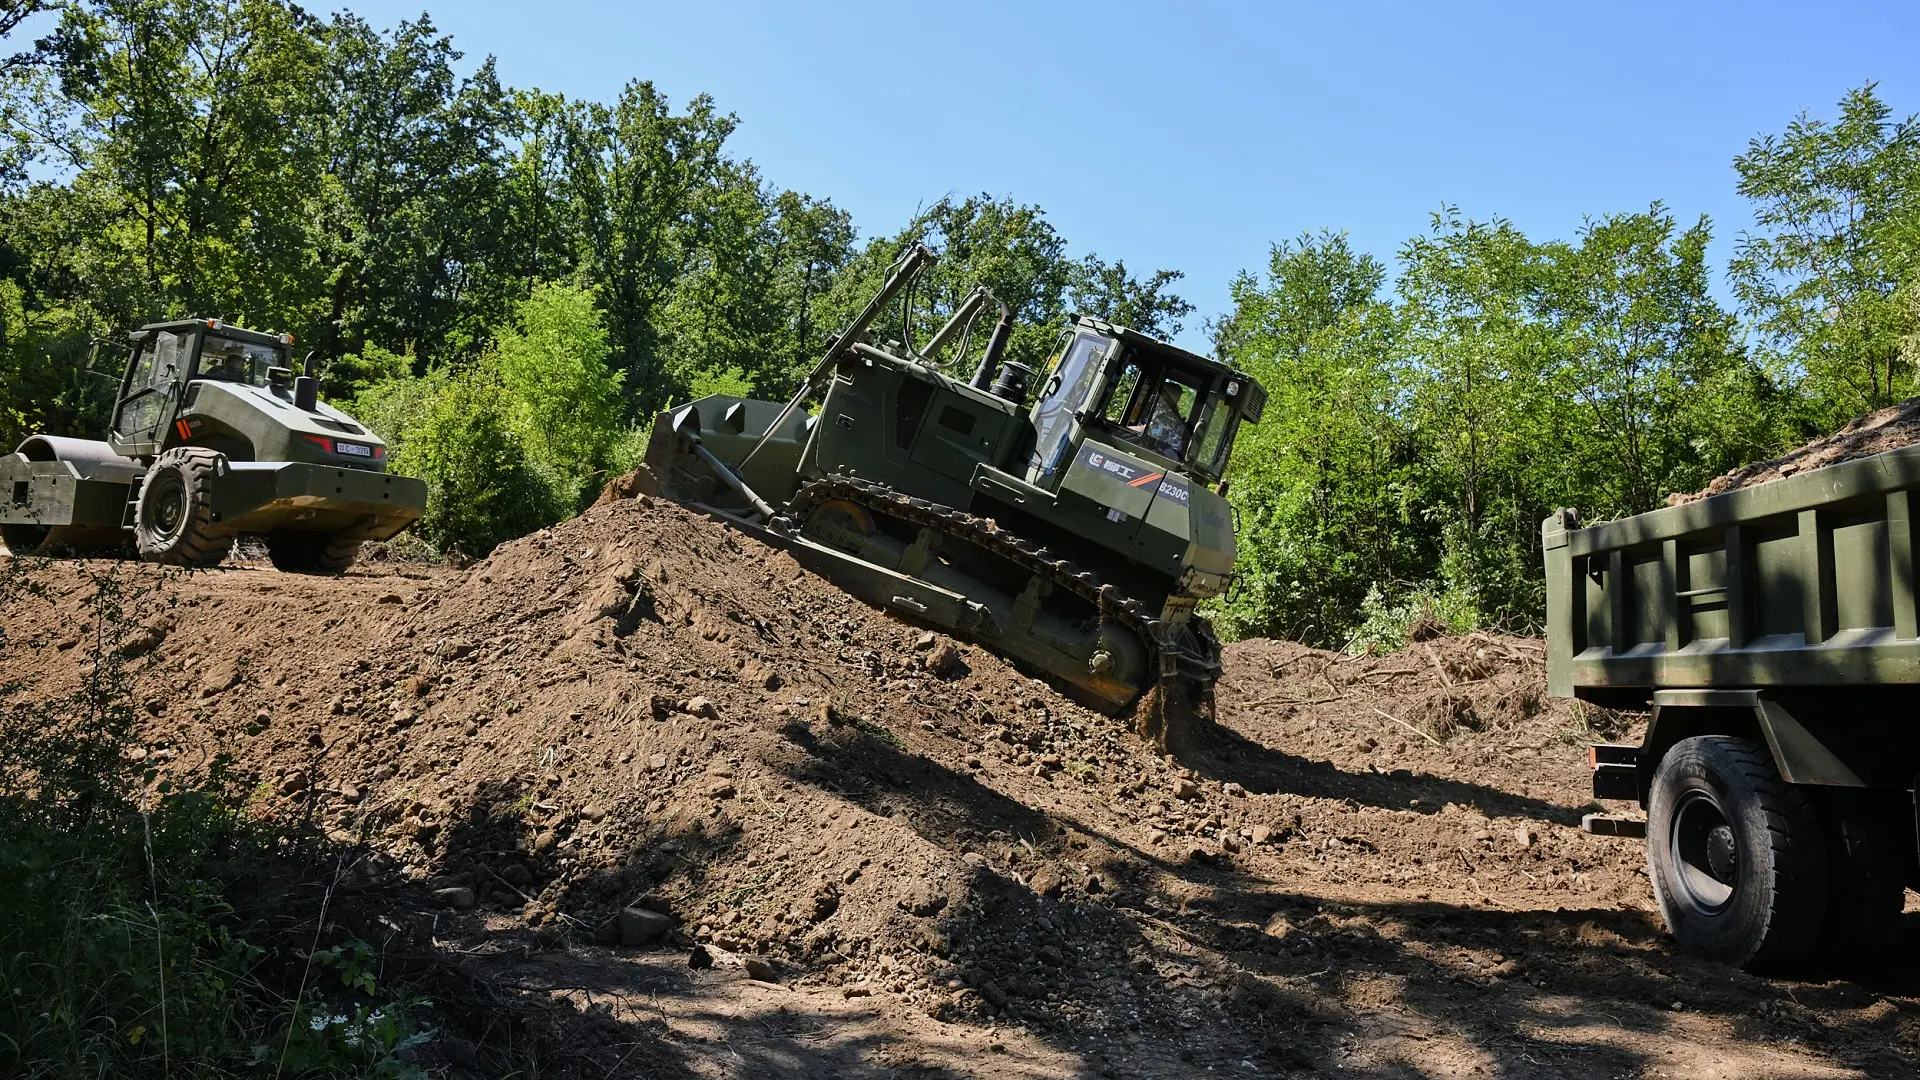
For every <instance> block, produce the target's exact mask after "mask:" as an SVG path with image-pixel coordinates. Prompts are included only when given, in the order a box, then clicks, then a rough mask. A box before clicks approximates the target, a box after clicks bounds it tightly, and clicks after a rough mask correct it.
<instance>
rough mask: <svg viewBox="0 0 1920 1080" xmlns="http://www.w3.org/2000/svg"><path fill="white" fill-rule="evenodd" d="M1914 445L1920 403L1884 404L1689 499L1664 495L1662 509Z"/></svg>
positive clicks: (1715, 482) (1735, 472)
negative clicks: (1665, 505)
mask: <svg viewBox="0 0 1920 1080" xmlns="http://www.w3.org/2000/svg"><path fill="white" fill-rule="evenodd" d="M1916 442H1920V398H1908V399H1907V400H1905V401H1903V402H1901V403H1900V404H1898V405H1889V406H1887V407H1886V408H1884V409H1881V410H1880V411H1878V412H1872V413H1868V414H1867V415H1865V416H1862V417H1858V418H1856V419H1854V420H1850V421H1848V422H1847V426H1845V427H1843V428H1841V429H1840V430H1839V431H1836V432H1834V433H1833V434H1831V435H1828V436H1827V437H1825V438H1823V439H1815V440H1813V441H1812V442H1810V443H1807V444H1806V445H1805V446H1801V447H1797V448H1795V449H1793V450H1789V451H1787V452H1786V453H1785V454H1782V455H1780V456H1779V457H1777V458H1773V459H1771V460H1769V461H1756V462H1754V463H1752V464H1750V465H1742V466H1741V467H1740V468H1737V469H1734V470H1733V471H1732V472H1729V473H1727V474H1725V475H1724V476H1716V477H1714V479H1713V482H1712V483H1710V484H1708V485H1707V486H1706V487H1705V488H1704V489H1702V490H1700V491H1696V492H1692V493H1691V494H1689V493H1685V492H1678V491H1676V492H1674V493H1673V494H1671V495H1669V496H1667V505H1668V506H1679V505H1680V504H1682V503H1690V502H1696V501H1698V500H1700V499H1704V498H1707V497H1708V496H1710V495H1719V494H1721V493H1722V492H1727V491H1732V490H1733V489H1734V488H1743V487H1752V486H1753V485H1755V484H1764V483H1766V482H1767V481H1769V480H1784V479H1786V478H1787V477H1789V476H1793V475H1796V474H1798V473H1803V472H1806V471H1808V470H1810V469H1818V468H1820V467H1822V466H1824V465H1838V464H1839V463H1841V462H1843V461H1852V460H1854V459H1855V458H1863V457H1872V456H1873V455H1875V454H1884V453H1886V452H1887V451H1888V450H1898V449H1900V448H1901V447H1903V446H1912V445H1913V444H1914V443H1916Z"/></svg>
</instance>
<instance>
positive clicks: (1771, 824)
mask: <svg viewBox="0 0 1920 1080" xmlns="http://www.w3.org/2000/svg"><path fill="white" fill-rule="evenodd" d="M1647 864H1648V871H1649V876H1650V877H1651V878H1652V879H1653V894H1654V898H1655V899H1656V900H1657V901H1658V902H1659V904H1660V911H1661V914H1662V915H1664V916H1665V917H1666V920H1667V927H1668V929H1670V930H1671V931H1672V932H1673V936H1674V938H1675V939H1677V940H1678V941H1679V943H1680V945H1681V946H1682V947H1683V948H1685V949H1687V950H1688V951H1690V952H1694V953H1698V954H1700V955H1702V956H1705V957H1707V958H1709V959H1712V960H1720V961H1724V962H1726V963H1729V964H1736V965H1738V966H1740V967H1743V968H1746V969H1748V970H1750V971H1758V970H1777V969H1780V968H1784V967H1791V966H1792V965H1794V964H1797V963H1799V962H1801V961H1803V960H1805V959H1806V958H1807V957H1808V956H1809V955H1810V954H1811V953H1812V952H1813V950H1814V947H1815V946H1816V945H1817V944H1818V943H1819V941H1820V937H1821V928H1822V925H1823V923H1824V922H1825V920H1826V914H1827V853H1826V843H1825V838H1824V837H1823V836H1822V835H1821V824H1820V816H1819V814H1818V812H1817V811H1816V808H1815V806H1814V803H1813V800H1812V799H1811V798H1809V797H1808V794H1807V792H1806V791H1805V790H1803V789H1801V788H1797V787H1795V786H1793V785H1792V784H1789V783H1787V782H1786V781H1784V780H1782V779H1781V778H1780V772H1779V770H1778V769H1776V768H1775V767H1774V764H1773V757H1772V755H1771V754H1769V753H1768V752H1767V749H1766V747H1764V746H1762V745H1760V744H1759V743H1756V742H1753V741H1751V740H1748V739H1737V738H1731V737H1728V736H1722V735H1708V736H1701V737H1697V738H1692V739H1684V740H1682V741H1680V742H1679V743H1678V744H1676V745H1675V746H1674V747H1673V749H1672V750H1669V751H1668V752H1667V755H1666V757H1665V759H1664V760H1662V761H1661V762H1660V768H1659V771H1658V772H1656V773H1655V774H1654V777H1653V790H1652V797H1651V799H1650V800H1649V802H1648V808H1647Z"/></svg>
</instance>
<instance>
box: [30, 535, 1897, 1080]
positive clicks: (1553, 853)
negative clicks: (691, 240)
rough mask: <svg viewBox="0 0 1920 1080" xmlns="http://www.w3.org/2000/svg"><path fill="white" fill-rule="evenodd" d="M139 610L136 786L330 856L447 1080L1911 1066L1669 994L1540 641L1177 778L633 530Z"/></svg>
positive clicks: (1291, 693)
mask: <svg viewBox="0 0 1920 1080" xmlns="http://www.w3.org/2000/svg"><path fill="white" fill-rule="evenodd" d="M103 566H104V564H99V563H91V564H84V565H75V564H53V565H50V566H47V567H45V568H44V569H42V570H40V571H37V572H38V573H40V574H42V575H43V578H44V580H46V581H47V582H48V583H49V585H50V586H51V588H52V593H51V595H50V597H49V598H48V599H47V600H46V601H28V602H21V603H17V604H15V605H13V609H12V610H8V611H5V612H4V613H0V618H4V620H5V622H6V624H7V626H8V628H9V631H10V633H11V634H12V635H14V637H13V640H14V641H15V646H14V648H13V650H12V652H11V653H10V654H8V655H6V656H5V657H4V662H5V664H6V670H7V672H8V674H9V676H25V677H32V678H36V679H39V680H41V685H43V686H45V687H47V688H48V689H50V690H51V689H55V688H58V687H60V686H63V685H70V684H71V683H72V682H73V681H74V680H77V679H78V678H80V677H81V674H82V672H81V670H80V665H79V664H78V663H77V660H76V658H77V657H79V656H81V655H82V654H83V653H84V651H85V650H84V649H80V648H77V647H76V646H77V645H78V643H79V642H80V641H81V639H82V636H83V634H85V633H86V632H87V631H88V626H87V615H86V610H87V609H86V606H85V604H84V602H83V601H84V600H85V597H86V595H87V593H88V592H89V591H90V589H91V588H92V586H91V585H90V584H89V583H88V575H89V574H93V573H99V572H101V570H102V568H103ZM122 573H124V574H125V575H128V580H130V581H135V582H141V583H146V584H152V585H155V586H156V589H155V591H153V592H151V593H149V594H147V595H146V597H145V599H144V600H143V606H142V608H141V613H140V616H139V618H140V620H141V625H142V626H143V627H145V628H146V629H147V630H148V633H146V634H144V635H143V636H142V638H141V645H140V647H139V648H138V649H136V652H138V654H139V655H138V658H137V659H136V660H135V662H134V667H135V671H136V675H137V679H138V689H137V692H136V693H137V697H138V699H139V700H138V704H139V706H140V707H141V709H142V710H143V713H144V716H145V718H146V719H145V720H144V723H145V725H146V731H147V737H146V742H145V745H143V746H142V747H140V748H139V750H138V751H137V753H139V754H140V755H142V756H143V757H144V758H145V759H146V760H148V761H151V762H154V763H156V764H158V765H159V766H160V767H161V768H162V769H163V770H179V771H191V770H193V769H194V768H195V766H196V765H197V764H198V763H202V762H205V761H209V760H211V759H212V755H213V754H214V753H215V752H216V751H225V752H228V753H230V754H232V755H233V757H234V759H235V761H236V762H237V763H238V766H239V767H240V768H241V769H242V770H243V771H245V773H246V774H247V776H248V777H249V781H250V783H251V785H252V790H253V792H254V795H253V799H252V801H251V803H250V804H249V808H250V812H252V813H255V814H257V815H262V816H273V817H276V818H279V819H283V820H285V821H288V822H290V823H293V824H294V826H295V827H296V828H306V829H311V830H313V831H314V832H315V833H317V834H320V835H323V836H324V837H326V838H327V839H326V842H327V843H328V844H329V845H331V848H332V850H334V851H336V852H339V853H340V857H339V859H338V861H337V862H336V863H335V864H334V866H335V868H336V869H335V873H334V877H333V878H332V879H331V880H330V881H328V882H327V883H326V884H327V885H329V886H331V887H332V889H333V893H331V894H330V895H337V896H338V897H340V900H339V903H340V905H341V907H340V909H339V910H340V911H341V912H342V913H343V914H342V915H341V919H342V923H343V926H346V927H348V928H350V929H352V928H359V929H363V930H365V931H366V932H367V933H371V934H379V935H384V936H383V937H381V938H380V940H379V941H377V942H376V944H379V945H381V947H383V948H392V949H395V950H396V951H397V953H405V954H406V955H407V956H409V957H411V958H412V959H411V961H410V962H412V963H413V964H414V965H415V967H414V969H413V970H428V969H431V971H432V972H434V973H435V974H433V976H432V980H433V982H434V985H436V986H438V987H440V988H441V990H440V992H439V993H438V994H437V995H435V996H436V1004H437V1008H438V1009H439V1011H440V1013H441V1017H440V1020H441V1026H442V1032H443V1034H442V1037H441V1038H440V1040H439V1041H438V1042H437V1043H436V1044H435V1046H434V1047H433V1048H432V1049H431V1051H430V1053H429V1057H428V1060H429V1063H431V1064H436V1065H440V1066H444V1067H446V1068H447V1069H448V1070H449V1071H450V1073H451V1074H453V1075H472V1076H494V1075H500V1074H502V1073H503V1072H505V1071H507V1070H509V1069H519V1070H521V1071H522V1073H523V1074H525V1075H538V1076H582V1077H585V1076H614V1075H621V1076H625V1075H642V1076H662V1077H682V1076H685V1077H763V1076H783V1077H784V1076H795V1077H830V1076H839V1077H881V1076H886V1077H909V1076H911V1077H940V1076H988V1077H1008V1078H1012V1077H1022V1078H1028V1077H1032V1078H1038V1077H1083V1076H1085V1077H1092V1076H1117V1077H1155V1078H1160V1077H1169V1078H1170V1077H1187V1076H1194V1075H1200V1074H1210V1075H1220V1076H1290V1075H1298V1076H1307V1075H1319V1074H1323V1073H1324V1074H1329V1075H1346V1076H1355V1077H1369V1078H1376V1077H1377V1078H1389V1077H1391V1078H1403V1077H1404V1078H1412V1077H1445V1076H1485V1077H1494V1076H1499V1077H1542V1078H1546V1077H1553V1078H1570V1077H1591V1078H1596V1080H1598V1078H1612V1077H1624V1076H1635V1077H1638V1076H1648V1077H1652V1076H1667V1077H1728V1078H1733V1077H1741V1078H1747V1077H1888V1076H1905V1075H1912V1074H1914V1072H1915V1070H1914V1067H1913V1063H1914V1061H1915V1060H1916V1059H1915V1052H1916V1049H1920V996H1916V995H1920V985H1917V984H1920V980H1916V979H1915V978H1914V977H1913V976H1911V975H1908V974H1905V973H1904V972H1902V973H1899V974H1892V975H1879V976H1875V977H1873V978H1870V979H1865V980H1860V979H1849V978H1843V977H1840V976H1828V975H1815V976H1811V977H1808V978H1806V979H1804V980H1800V981H1782V980H1767V979H1760V978H1756V977H1752V976H1748V975H1745V974H1743V973H1740V972H1738V971H1734V970H1730V969H1727V968H1724V967H1719V966H1715V965H1710V964H1703V963H1699V962H1696V961H1694V960H1691V959H1688V958H1685V957H1681V956H1677V955H1675V954H1674V952H1673V950H1672V949H1671V947H1670V944H1669V942H1668V941H1667V939H1666V938H1665V936H1664V934H1663V933H1662V932H1661V930H1660V928H1659V926H1658V923H1657V919H1656V918H1655V917H1653V916H1652V915H1651V914H1650V909H1651V896H1650V893H1649V890H1648V887H1647V883H1646V878H1645V876H1644V874H1643V872H1642V869H1641V859H1640V854H1639V850H1638V848H1637V846H1636V845H1634V844H1632V843H1631V842H1625V841H1617V840H1608V839H1600V838H1594V837H1589V836H1586V835H1584V834H1582V833H1581V832H1580V831H1579V828H1578V825H1579V817H1580V814H1581V812H1582V810H1583V808H1584V807H1585V805H1586V803H1587V801H1588V796H1587V791H1586V788H1585V784H1586V776H1585V770H1584V752H1583V749H1582V747H1583V745H1584V743H1585V742H1586V741H1590V740H1591V739H1592V738H1594V737H1595V734H1594V733H1595V731H1596V730H1597V731H1600V732H1602V733H1607V732H1610V731H1611V730H1612V729H1613V728H1616V727H1619V728H1630V727H1631V724H1632V723H1633V722H1634V718H1632V717H1621V716H1614V715H1611V714H1601V713H1592V714H1582V713H1577V712H1576V711H1575V710H1573V709H1572V708H1570V707H1569V704H1568V703H1566V702H1561V701H1553V700H1549V699H1547V698H1545V697H1544V679H1543V664H1542V660H1541V646H1540V644H1539V643H1538V642H1536V641H1530V640H1525V639H1513V638H1498V637H1483V636H1474V637H1467V638H1447V639H1441V640H1438V641H1433V642H1427V643H1423V644H1420V645H1417V646H1414V647H1412V648H1410V649H1409V650H1407V651H1405V652H1402V653H1397V654H1393V655H1388V656H1380V657H1362V658H1354V657H1342V656H1337V655H1333V654H1328V653H1322V652H1316V651H1313V650H1309V649H1305V648H1303V647H1300V646H1296V645H1291V644H1286V643H1280V642H1270V641H1252V642H1242V643H1239V644H1236V645H1233V646H1230V647H1229V650H1228V656H1227V665H1228V674H1227V677H1226V679H1225V681H1224V683H1223V686H1222V690H1221V694H1220V721H1221V722H1220V725H1219V727H1218V729H1217V731H1214V732H1212V733H1210V734H1209V735H1207V737H1206V738H1205V740H1204V741H1203V743H1202V745H1200V746H1198V747H1195V748H1193V749H1191V750H1190V751H1187V752H1184V753H1183V754H1182V755H1180V756H1179V757H1178V758H1177V759H1170V758H1167V757H1163V756H1161V755H1158V754H1156V753H1154V752H1153V751H1152V750H1151V748H1149V747H1146V746H1144V745H1142V744H1141V743H1139V742H1138V741H1137V740H1135V739H1134V738H1133V737H1132V736H1131V735H1129V734H1127V732H1126V728H1125V725H1124V723H1122V722H1117V721H1114V720H1110V719H1107V718H1104V717H1101V716H1098V715H1095V714H1092V713H1089V712H1087V711H1085V710H1083V709H1081V708H1079V707H1077V706H1075V705H1073V704H1071V703H1070V702H1068V701H1066V700H1065V699H1064V698H1062V697H1061V696H1059V695H1058V694H1056V693H1054V692H1053V691H1052V690H1050V689H1048V688H1047V687H1045V686H1044V685H1042V684H1040V683H1037V682H1034V681H1032V680H1030V679H1027V678H1024V677H1023V676H1021V675H1020V674H1019V673H1018V672H1016V671H1014V670H1013V669H1011V668H1010V667H1009V666H1008V665H1006V664H1004V663H1002V662H1001V661H999V660H998V659H996V658H994V657H993V656H991V655H989V654H986V653H984V652H983V651H981V650H979V649H977V648H975V647H972V646H967V645H963V644H957V643H953V642H950V641H948V640H946V639H944V638H943V637H940V636H938V635H934V634H929V633H927V632H924V631H922V630H919V629H916V628H913V627H909V626H906V625H903V624H901V623H899V622H897V621H894V620H892V619H890V618H888V617H886V616H884V615H881V614H879V613H877V612H874V611H872V610H870V609H868V608H866V607H865V606H863V605H860V604H858V603H855V602H853V601H851V600H849V599H848V598H847V597H845V596H844V595H842V594H840V593H839V592H837V591H836V590H834V589H833V588H832V587H830V586H828V585H826V584H825V583H823V582H821V581H819V580H817V579H815V578H813V577H811V576H810V575H808V574H806V573H804V572H803V571H801V570H800V569H799V568H798V567H797V566H796V565H795V564H794V563H793V562H792V561H791V560H789V559H787V558H786V557H785V556H782V555H778V554H775V553H772V552H770V551H768V550H766V549H764V548H762V547H760V546H758V545H757V544H755V543H753V542H752V541H749V540H745V539H743V538H740V537H738V536H735V535H732V534H729V533H727V532H725V531H724V530H722V529H720V528H718V527H717V526H714V525H712V524H710V523H708V522H705V521H703V520H701V519H698V518H696V517H694V516H692V515H689V514H687V513H685V512H684V511H682V510H680V509H678V508H676V507H672V506H668V505H664V504H660V503H658V502H651V501H648V500H646V499H644V498H642V499H638V500H632V501H625V502H619V503H615V504H613V505H610V506H603V507H599V508H596V509H595V510H593V511H591V512H589V513H588V514H587V515H585V516H583V517H582V518H580V519H577V520H575V521H572V522H569V523H567V524H565V525H562V526H558V527H555V528H554V529H552V530H548V531H545V532H543V533H541V534H538V535H536V536H533V537H528V538H526V539H523V540H520V541H516V542H514V543H512V544H508V545H506V546H504V547H502V548H501V549H500V550H499V551H497V552H496V553H495V554H494V555H493V556H492V557H491V558H490V559H488V560H486V561H484V562H482V563H479V564H477V565H475V566H473V567H471V568H468V569H466V570H464V571H452V570H446V569H437V568H419V567H404V566H400V567H377V566H376V567H371V568H366V569H361V570H356V571H354V572H353V573H350V574H348V575H346V576H345V577H342V578H337V579H325V578H310V577H298V576H292V575H282V574H278V573H275V572H273V571H271V570H270V569H267V568H265V567H264V566H263V565H259V564H244V565H239V566H235V567H231V568H227V569H222V570H218V571H213V572H207V573H196V574H193V575H171V576H165V575H161V574H160V573H159V572H158V571H155V570H153V569H151V568H127V569H125V570H123V571H122ZM162 577H165V578H166V580H164V581H162V580H161V579H162ZM1623 733H1624V732H1623ZM623 911H626V912H627V913H626V914H625V915H624V916H623V914H622V912H623ZM648 911H651V912H652V914H651V915H649V914H644V912H648ZM662 914H664V916H665V918H664V919H663V918H659V916H660V915H662ZM383 927H384V928H385V929H382V928H383ZM663 930H664V931H665V936H664V937H658V938H654V939H653V940H651V941H650V942H648V943H646V944H622V943H621V942H622V939H623V937H624V938H625V939H626V940H629V941H634V942H639V941H641V940H643V939H646V938H648V937H650V936H651V935H654V934H656V933H659V932H661V931H663ZM696 945H697V946H698V948H697V949H696ZM1902 948H1903V949H1904V948H1905V946H1904V944H1903V945H1902ZM699 957H704V958H705V959H707V960H709V961H711V963H710V965H707V966H691V965H690V964H689V960H690V959H697V958H699ZM422 964H424V965H425V967H424V968H423V967H421V965H422ZM1900 968H1905V969H1906V971H1911V970H1912V964H1911V961H1910V957H1909V958H1907V959H1903V961H1902V962H1901V963H1900V964H1898V965H1896V967H1895V970H1896V971H1899V969H1900ZM750 973H751V974H752V975H758V976H760V977H759V978H753V977H749V975H750ZM448 988H453V989H452V991H451V992H449V990H448Z"/></svg>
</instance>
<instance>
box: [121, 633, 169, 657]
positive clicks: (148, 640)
mask: <svg viewBox="0 0 1920 1080" xmlns="http://www.w3.org/2000/svg"><path fill="white" fill-rule="evenodd" d="M165 640H167V631H166V630H165V628H163V627H158V626H142V627H140V628H139V629H137V630H135V631H134V632H133V633H131V634H128V635H127V636H126V638H125V640H123V641H121V642H120V655H121V656H124V657H126V658H127V659H129V660H131V659H133V658H134V657H136V656H145V655H146V654H147V653H150V652H152V651H153V650H155V649H157V648H159V647H160V643H161V642H163V641H165Z"/></svg>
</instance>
